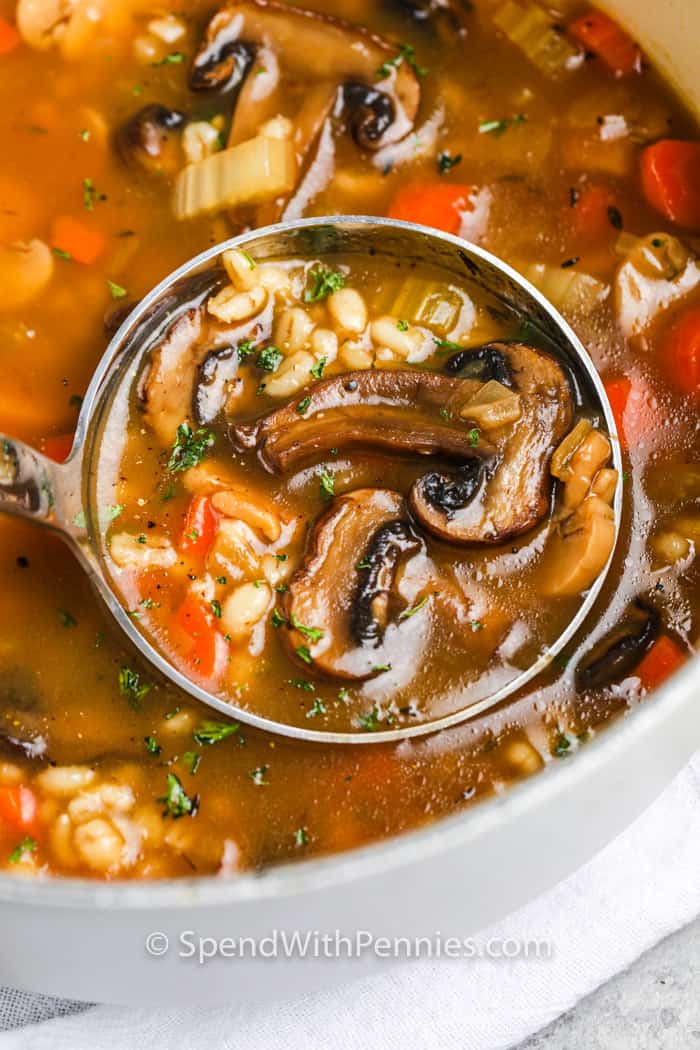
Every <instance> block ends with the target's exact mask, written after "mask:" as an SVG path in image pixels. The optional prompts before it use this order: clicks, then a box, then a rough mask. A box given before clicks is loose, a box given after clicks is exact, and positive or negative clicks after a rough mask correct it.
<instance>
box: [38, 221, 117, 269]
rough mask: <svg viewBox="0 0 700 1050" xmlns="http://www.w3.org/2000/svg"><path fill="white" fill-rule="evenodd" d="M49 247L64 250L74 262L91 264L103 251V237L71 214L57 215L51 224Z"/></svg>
mask: <svg viewBox="0 0 700 1050" xmlns="http://www.w3.org/2000/svg"><path fill="white" fill-rule="evenodd" d="M51 247H52V248H55V249H56V250H57V251H59V252H66V254H67V255H69V256H70V258H71V259H75V261H76V262H79V263H84V264H85V265H86V266H91V265H92V263H94V262H96V261H97V260H98V259H99V257H100V255H101V254H102V252H103V251H104V249H105V239H104V237H103V235H102V234H101V233H100V231H99V230H94V229H93V228H92V227H91V226H86V225H85V224H84V223H82V222H80V221H79V220H78V219H74V218H73V216H72V215H59V216H58V217H57V218H55V219H54V221H53V223H52V224H51Z"/></svg>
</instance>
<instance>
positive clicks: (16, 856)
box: [8, 835, 38, 864]
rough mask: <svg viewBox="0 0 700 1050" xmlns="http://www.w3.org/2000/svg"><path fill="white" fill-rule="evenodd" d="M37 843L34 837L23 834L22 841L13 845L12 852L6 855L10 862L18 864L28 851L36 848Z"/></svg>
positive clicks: (30, 851)
mask: <svg viewBox="0 0 700 1050" xmlns="http://www.w3.org/2000/svg"><path fill="white" fill-rule="evenodd" d="M37 846H38V843H37V841H36V839H33V838H30V837H29V835H25V837H24V838H23V839H22V841H21V842H20V843H19V844H18V845H17V846H15V848H14V849H13V850H12V853H11V854H10V856H9V857H8V860H9V862H10V864H19V862H20V861H21V860H23V859H24V857H26V856H27V854H28V853H33V852H34V850H35V849H37Z"/></svg>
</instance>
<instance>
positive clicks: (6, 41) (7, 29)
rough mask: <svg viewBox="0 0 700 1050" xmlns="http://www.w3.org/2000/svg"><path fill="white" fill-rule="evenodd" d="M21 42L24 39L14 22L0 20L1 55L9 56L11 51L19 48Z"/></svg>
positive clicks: (4, 19)
mask: <svg viewBox="0 0 700 1050" xmlns="http://www.w3.org/2000/svg"><path fill="white" fill-rule="evenodd" d="M21 41H22V38H21V36H20V35H19V33H18V32H17V29H16V28H15V26H13V25H12V22H8V21H7V19H6V18H0V55H9V53H10V51H14V49H15V48H16V47H19V45H20V43H21Z"/></svg>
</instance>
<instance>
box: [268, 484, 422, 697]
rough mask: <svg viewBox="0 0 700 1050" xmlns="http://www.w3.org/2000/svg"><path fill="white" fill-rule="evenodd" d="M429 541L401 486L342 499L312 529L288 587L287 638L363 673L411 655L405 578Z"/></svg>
mask: <svg viewBox="0 0 700 1050" xmlns="http://www.w3.org/2000/svg"><path fill="white" fill-rule="evenodd" d="M424 549H425V548H424V543H423V541H422V540H421V539H420V538H419V537H418V536H417V535H416V533H415V532H414V531H413V528H412V526H411V523H410V520H409V515H408V510H407V507H406V502H405V500H404V498H403V496H401V495H400V493H398V492H393V491H392V490H390V489H370V488H367V489H356V490H355V491H353V492H348V493H346V494H344V495H342V496H339V497H338V498H337V499H335V500H334V501H333V504H332V505H331V507H330V508H329V509H328V510H327V511H326V513H325V514H323V515H322V516H321V518H319V519H318V521H317V522H316V524H315V525H314V527H313V529H312V530H311V532H310V534H309V539H308V543H307V548H306V553H305V556H304V559H303V561H302V563H301V565H300V566H299V568H298V569H297V571H296V572H295V573H294V575H293V576H292V578H291V580H290V581H289V585H288V588H287V591H286V592H285V595H284V600H283V609H284V615H285V619H286V626H285V627H284V628H283V638H284V641H285V644H286V645H287V647H288V648H289V650H290V652H291V653H292V655H293V656H294V657H295V659H297V660H298V661H300V662H301V663H303V664H304V666H305V667H306V668H307V669H309V668H311V669H313V670H315V671H318V672H321V673H323V674H327V675H332V676H334V677H337V678H344V679H348V680H356V681H361V680H365V679H368V678H373V677H375V676H376V675H378V674H381V673H382V672H384V671H387V670H388V669H389V667H390V666H391V664H392V660H396V659H398V658H403V657H405V651H404V652H403V657H402V649H403V648H404V646H405V639H407V638H408V636H410V637H411V645H412V646H415V645H417V644H418V641H417V638H416V625H415V623H414V622H413V620H414V618H413V617H409V616H406V609H407V606H408V602H407V600H406V599H405V598H404V597H402V595H401V593H400V578H401V574H402V572H403V571H405V569H406V567H407V566H408V565H409V562H410V561H411V559H414V558H416V557H418V556H420V555H422V554H423V553H424ZM426 582H427V581H426ZM426 613H427V610H426ZM402 614H403V615H402ZM418 627H419V628H420V624H419V625H418ZM421 637H423V638H424V637H425V631H424V630H422V631H421Z"/></svg>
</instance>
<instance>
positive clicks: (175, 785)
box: [156, 773, 199, 820]
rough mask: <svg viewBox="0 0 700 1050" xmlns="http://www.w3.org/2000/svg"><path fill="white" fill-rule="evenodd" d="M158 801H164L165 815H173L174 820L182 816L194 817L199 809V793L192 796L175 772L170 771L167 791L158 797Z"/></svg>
mask: <svg viewBox="0 0 700 1050" xmlns="http://www.w3.org/2000/svg"><path fill="white" fill-rule="evenodd" d="M156 802H162V803H163V804H164V805H165V809H164V810H163V816H164V817H172V819H173V820H178V819H179V818H180V817H194V816H195V814H196V812H197V810H198V809H199V795H195V797H194V798H190V796H189V795H188V794H187V792H186V791H185V789H184V787H183V786H182V784H181V782H180V778H179V777H178V776H176V775H175V773H168V790H167V793H166V794H165V795H162V796H161V797H160V798H157V799H156Z"/></svg>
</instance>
